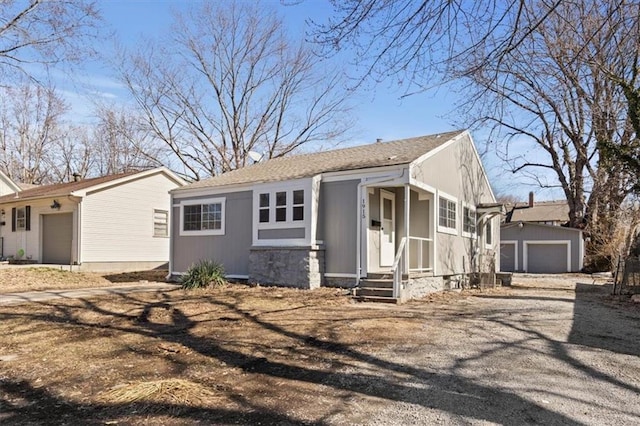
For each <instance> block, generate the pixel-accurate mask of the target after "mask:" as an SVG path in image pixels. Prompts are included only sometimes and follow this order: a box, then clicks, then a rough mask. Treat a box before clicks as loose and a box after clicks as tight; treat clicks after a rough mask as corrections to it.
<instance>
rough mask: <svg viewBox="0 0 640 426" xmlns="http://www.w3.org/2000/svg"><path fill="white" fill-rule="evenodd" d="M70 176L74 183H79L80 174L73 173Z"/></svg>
mask: <svg viewBox="0 0 640 426" xmlns="http://www.w3.org/2000/svg"><path fill="white" fill-rule="evenodd" d="M71 176H73V181H74V182H79V181H80V173H74V174H72V175H71Z"/></svg>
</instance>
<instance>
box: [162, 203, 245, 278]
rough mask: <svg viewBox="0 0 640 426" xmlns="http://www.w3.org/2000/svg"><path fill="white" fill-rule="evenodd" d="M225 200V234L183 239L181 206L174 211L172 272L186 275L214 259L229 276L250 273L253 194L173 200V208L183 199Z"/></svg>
mask: <svg viewBox="0 0 640 426" xmlns="http://www.w3.org/2000/svg"><path fill="white" fill-rule="evenodd" d="M211 197H216V198H217V197H224V198H225V199H226V205H225V212H224V215H225V235H203V236H180V227H181V223H180V207H173V211H172V225H173V226H172V238H171V241H172V244H173V254H172V256H173V259H172V260H173V263H172V269H173V272H185V271H186V270H187V269H188V268H189V266H191V265H192V264H193V263H194V262H197V261H198V260H200V259H211V260H215V261H216V262H220V263H222V264H223V265H224V269H225V272H226V273H227V274H229V275H248V274H249V250H250V248H251V244H252V215H253V196H252V192H251V191H243V192H234V193H228V194H220V195H207V196H201V197H191V198H186V197H181V198H177V197H176V198H174V205H175V204H178V203H180V201H183V200H197V199H205V198H211Z"/></svg>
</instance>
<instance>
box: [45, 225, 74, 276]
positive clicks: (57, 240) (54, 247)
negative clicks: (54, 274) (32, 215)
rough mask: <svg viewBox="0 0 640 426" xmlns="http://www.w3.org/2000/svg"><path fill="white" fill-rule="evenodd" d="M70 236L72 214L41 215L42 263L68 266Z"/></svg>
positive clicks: (71, 231) (69, 260) (71, 232)
mask: <svg viewBox="0 0 640 426" xmlns="http://www.w3.org/2000/svg"><path fill="white" fill-rule="evenodd" d="M72 235H73V214H72V213H63V214H47V215H43V216H42V263H54V264H60V265H68V264H70V263H71V239H72V238H73V236H72Z"/></svg>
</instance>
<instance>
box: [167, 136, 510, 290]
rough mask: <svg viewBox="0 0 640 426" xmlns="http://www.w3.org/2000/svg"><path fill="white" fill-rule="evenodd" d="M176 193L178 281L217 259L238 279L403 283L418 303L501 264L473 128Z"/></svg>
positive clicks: (287, 161) (280, 161) (319, 157)
mask: <svg viewBox="0 0 640 426" xmlns="http://www.w3.org/2000/svg"><path fill="white" fill-rule="evenodd" d="M171 195H172V206H173V210H172V217H173V226H172V235H171V237H172V238H171V260H170V266H169V267H170V273H171V274H173V275H180V274H183V273H184V272H185V271H187V270H188V268H189V267H190V266H191V265H192V264H193V263H194V262H196V261H198V260H200V259H212V260H215V261H217V262H220V263H222V264H223V266H224V268H225V271H226V273H227V275H228V277H230V278H236V279H248V280H250V281H252V282H259V283H266V284H276V285H285V286H297V287H303V288H316V287H319V286H321V285H326V286H348V287H352V286H358V285H359V286H360V287H363V286H366V285H370V286H371V287H374V286H375V285H378V284H380V285H383V284H384V285H386V284H388V283H386V282H385V283H380V282H378V281H392V282H391V285H392V287H393V288H392V290H393V292H392V293H393V297H394V298H410V297H418V296H420V295H423V294H425V293H426V292H428V291H432V290H438V289H442V288H444V287H445V285H446V284H447V283H449V282H450V281H451V280H454V281H455V280H458V279H459V278H460V277H461V276H462V275H463V274H465V273H469V272H473V271H476V270H478V269H479V268H480V267H484V266H487V267H489V265H491V267H495V268H496V270H497V268H499V265H494V262H497V261H498V260H499V258H498V256H497V252H498V249H499V245H498V229H499V219H498V218H497V217H496V216H497V215H499V214H500V210H501V209H500V205H498V204H496V203H495V198H494V195H493V193H492V190H491V187H490V185H489V182H488V180H487V176H486V174H485V172H484V169H483V167H482V164H481V161H480V158H479V156H478V153H477V151H476V149H475V147H474V144H473V141H472V139H471V135H470V134H469V132H467V131H455V132H449V133H442V134H437V135H430V136H423V137H417V138H411V139H404V140H398V141H392V142H378V143H374V144H370V145H364V146H356V147H352V148H344V149H338V150H332V151H322V152H318V153H313V154H302V155H296V156H290V157H283V158H276V159H271V160H267V161H265V162H260V163H257V164H253V165H250V166H248V167H245V168H243V169H238V170H235V171H231V172H228V173H224V174H221V175H219V176H215V177H213V178H210V179H207V180H202V181H199V182H194V183H192V184H190V185H187V186H184V187H181V188H176V189H174V190H173V191H171ZM391 277H393V278H391Z"/></svg>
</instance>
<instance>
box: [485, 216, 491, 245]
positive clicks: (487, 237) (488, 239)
mask: <svg viewBox="0 0 640 426" xmlns="http://www.w3.org/2000/svg"><path fill="white" fill-rule="evenodd" d="M484 243H485V244H486V245H487V246H491V245H492V244H493V226H492V225H491V219H489V220H487V224H486V225H485V236H484Z"/></svg>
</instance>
